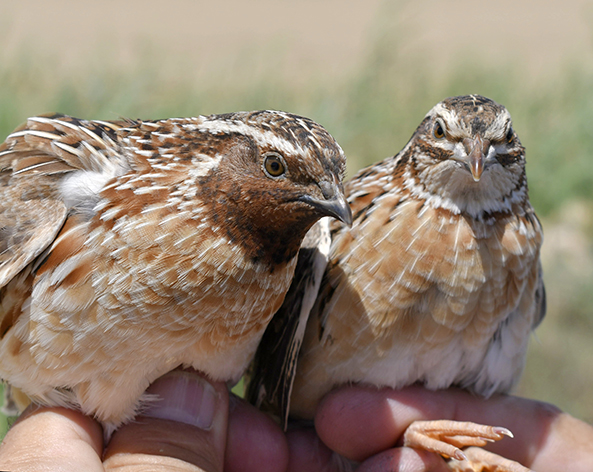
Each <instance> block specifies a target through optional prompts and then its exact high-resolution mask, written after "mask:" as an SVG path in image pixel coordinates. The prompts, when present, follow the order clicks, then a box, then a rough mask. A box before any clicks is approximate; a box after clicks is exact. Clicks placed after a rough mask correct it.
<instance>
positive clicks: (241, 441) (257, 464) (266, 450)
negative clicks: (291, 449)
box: [224, 395, 288, 472]
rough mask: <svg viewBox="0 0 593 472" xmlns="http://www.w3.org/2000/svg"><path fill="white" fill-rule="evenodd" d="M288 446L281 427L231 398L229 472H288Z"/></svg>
mask: <svg viewBox="0 0 593 472" xmlns="http://www.w3.org/2000/svg"><path fill="white" fill-rule="evenodd" d="M287 464H288V444H287V442H286V437H285V435H284V433H283V432H282V430H281V429H280V427H279V426H278V425H277V424H276V423H275V422H274V421H273V420H272V419H271V418H270V417H269V416H267V415H265V414H264V413H262V412H261V411H259V410H258V409H257V408H255V407H254V406H252V405H249V404H248V403H246V402H245V401H244V400H241V399H240V398H237V397H236V396H234V395H233V396H231V399H230V413H229V427H228V436H227V448H226V455H225V469H224V470H225V472H252V471H253V472H256V471H257V472H284V471H285V470H286V467H287Z"/></svg>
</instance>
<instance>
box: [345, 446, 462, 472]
mask: <svg viewBox="0 0 593 472" xmlns="http://www.w3.org/2000/svg"><path fill="white" fill-rule="evenodd" d="M356 470H357V472H383V471H385V470H389V471H390V472H404V471H405V472H427V471H430V472H450V471H451V469H450V468H449V466H448V465H447V463H446V462H445V461H444V460H443V458H442V457H441V456H439V455H437V454H433V453H432V452H427V451H419V450H415V449H411V448H409V447H400V448H396V449H389V450H387V451H383V452H381V453H379V454H376V455H374V456H372V457H370V458H369V459H367V460H366V461H364V462H363V463H362V464H360V466H359V467H358V469H356Z"/></svg>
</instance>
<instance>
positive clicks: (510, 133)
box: [506, 127, 515, 143]
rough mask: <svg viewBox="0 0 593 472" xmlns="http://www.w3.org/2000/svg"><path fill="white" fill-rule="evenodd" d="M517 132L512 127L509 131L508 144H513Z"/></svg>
mask: <svg viewBox="0 0 593 472" xmlns="http://www.w3.org/2000/svg"><path fill="white" fill-rule="evenodd" d="M514 134H515V132H514V131H513V128H512V127H510V128H509V130H508V131H507V136H506V138H507V142H509V143H510V142H511V141H512V140H513V136H514Z"/></svg>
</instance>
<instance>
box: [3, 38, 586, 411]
mask: <svg viewBox="0 0 593 472" xmlns="http://www.w3.org/2000/svg"><path fill="white" fill-rule="evenodd" d="M277 52H278V54H277V56H278V57H281V51H277ZM138 56H139V59H138V61H137V62H136V63H133V64H129V65H128V66H126V67H124V68H122V67H119V68H116V67H114V66H113V67H111V68H110V67H109V66H108V65H107V66H106V65H105V63H106V61H105V60H103V61H101V62H102V63H101V65H99V64H93V63H90V61H89V64H81V65H80V66H81V67H80V70H79V71H77V72H73V68H70V70H69V72H68V74H64V73H63V71H62V73H60V71H59V69H57V70H56V69H55V68H54V67H53V61H54V60H55V58H46V59H40V58H39V57H35V56H33V55H28V54H27V53H26V52H23V53H21V54H20V55H19V56H18V58H3V59H2V64H1V66H0V84H2V87H0V138H2V139H3V138H4V137H5V136H6V135H7V134H9V133H10V131H12V129H14V128H15V127H16V126H18V125H19V124H20V123H22V122H23V121H24V120H25V119H26V118H27V117H28V116H31V115H34V114H39V113H46V112H51V111H59V112H61V113H66V114H71V115H74V116H78V117H82V118H97V119H117V118H119V117H130V118H136V117H142V118H163V117H170V116H192V115H196V114H210V113H222V112H227V111H236V110H241V109H243V110H245V109H261V108H274V109H283V110H287V111H292V112H295V113H299V114H302V115H306V116H309V117H311V118H313V119H315V120H316V121H319V122H320V123H322V124H323V125H325V127H326V128H327V129H328V130H329V131H330V132H331V133H332V134H333V135H334V136H335V137H336V139H337V140H338V141H339V142H340V143H341V145H342V147H343V148H344V150H345V152H346V154H347V155H348V158H349V173H350V174H352V173H353V171H355V170H357V169H359V168H360V167H362V166H364V165H367V164H370V163H371V162H374V161H377V160H379V159H382V158H384V157H386V156H388V155H391V154H394V153H395V152H397V151H398V150H400V149H401V148H402V147H403V145H404V144H405V143H406V142H407V140H408V139H409V137H410V136H411V134H412V132H413V131H414V129H415V127H416V126H417V125H418V124H419V123H420V121H421V119H422V117H423V116H424V114H425V113H426V112H427V111H428V110H429V109H430V108H431V107H432V106H433V105H434V104H436V103H437V102H438V101H440V100H441V99H443V98H445V97H447V96H451V95H459V94H467V93H480V94H482V95H486V96H488V97H490V98H493V99H494V100H496V101H498V102H500V103H502V104H504V105H505V106H506V107H507V108H508V109H509V110H510V112H511V114H512V116H513V118H514V124H515V129H516V130H517V132H518V134H519V136H520V138H521V140H522V142H523V144H524V145H525V147H526V148H527V157H528V176H529V184H530V192H531V199H532V202H533V204H534V206H535V208H536V210H537V211H538V214H539V215H540V217H541V218H542V220H543V224H544V229H545V231H546V243H545V245H546V246H547V247H546V248H545V251H544V269H545V274H546V280H547V289H548V316H547V318H546V319H545V320H544V322H543V325H542V327H541V328H540V329H539V330H538V332H537V338H538V339H534V340H532V343H531V348H530V353H529V359H528V365H527V370H526V373H525V377H524V379H523V382H522V383H521V385H520V386H519V389H518V393H519V394H521V395H524V396H528V397H531V398H538V399H541V400H545V401H550V402H553V403H555V404H557V405H559V406H561V407H562V408H563V409H565V410H567V411H569V412H571V413H573V414H575V415H577V416H579V417H581V418H584V419H586V420H588V421H590V422H591V421H593V402H591V393H592V392H593V370H592V369H591V368H590V365H589V362H590V359H592V358H593V342H592V341H591V338H592V335H593V291H592V290H591V288H592V287H593V265H592V263H593V248H592V245H591V238H592V236H593V218H592V217H591V208H592V207H593V205H592V203H591V202H592V201H593V126H592V123H593V74H592V73H590V72H587V71H585V70H584V69H581V68H579V67H577V66H575V67H571V66H569V65H567V67H566V68H564V69H563V70H562V71H558V74H557V75H556V77H554V78H549V79H547V80H546V81H538V82H536V81H529V80H527V79H526V78H525V76H526V75H527V74H525V71H523V70H522V69H521V65H516V66H514V67H512V68H510V67H509V68H506V69H505V68H504V67H503V68H501V67H500V66H499V65H492V66H491V67H488V66H480V65H479V64H471V65H470V64H465V63H463V61H458V62H459V64H458V67H450V68H449V70H450V71H453V72H444V73H441V74H439V75H438V76H436V75H435V74H431V73H430V71H429V68H428V66H427V65H426V64H423V63H422V62H421V61H420V60H417V61H415V62H411V61H409V60H404V59H402V58H401V57H402V56H401V55H399V54H398V41H397V39H394V38H388V37H385V38H379V39H377V40H376V42H375V47H374V48H373V49H372V50H371V51H370V52H369V54H367V56H366V57H367V59H366V61H365V63H363V64H360V65H358V66H357V67H356V68H353V69H352V70H350V71H349V72H347V73H344V75H343V76H342V77H340V78H337V79H336V78H334V79H328V78H325V77H324V76H323V73H322V71H318V72H319V73H318V75H313V74H311V75H309V76H303V77H297V78H295V77H293V76H294V73H293V74H292V75H293V76H291V74H290V73H288V72H287V68H286V67H285V66H286V65H285V64H283V63H282V60H281V59H278V60H277V62H276V63H268V65H267V66H261V61H260V62H258V67H252V61H250V60H249V53H248V52H246V58H245V59H244V60H242V61H240V62H238V63H232V64H222V65H221V66H220V67H218V68H217V70H214V71H212V70H211V71H204V72H203V74H201V75H200V76H198V77H196V76H195V74H193V75H191V76H189V74H188V75H184V72H183V67H182V66H179V65H175V66H176V67H175V69H174V70H175V74H171V70H170V69H171V67H172V64H171V61H167V58H166V54H165V53H164V52H163V54H161V55H159V56H158V57H156V58H155V57H154V54H151V56H150V57H149V56H148V54H146V55H143V54H142V53H139V55H138ZM149 59H150V60H149ZM157 64H158V65H157ZM173 77H174V78H173Z"/></svg>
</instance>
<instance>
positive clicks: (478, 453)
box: [404, 420, 530, 472]
mask: <svg viewBox="0 0 593 472" xmlns="http://www.w3.org/2000/svg"><path fill="white" fill-rule="evenodd" d="M503 436H509V437H511V438H512V437H513V435H512V433H511V432H510V431H509V430H508V429H506V428H502V427H498V426H486V425H480V424H476V423H469V422H460V421H448V420H438V421H415V422H414V423H412V424H411V425H410V426H409V427H408V429H407V430H406V432H405V434H404V446H407V447H413V448H417V449H424V450H426V451H431V452H435V453H437V454H440V455H442V456H444V457H445V458H451V459H452V460H451V461H450V462H449V467H450V468H451V470H454V471H456V472H530V470H529V469H527V468H526V467H523V466H522V465H521V464H519V463H518V462H514V461H510V460H508V459H505V458H503V457H501V456H498V455H496V454H494V453H491V452H488V451H485V450H484V449H480V447H471V448H470V449H467V450H465V451H462V450H461V448H462V447H468V446H485V445H486V444H488V443H489V442H494V441H498V440H500V439H502V438H503Z"/></svg>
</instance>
